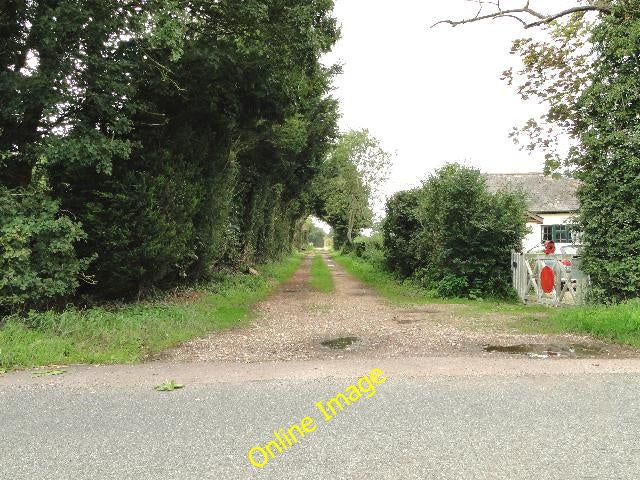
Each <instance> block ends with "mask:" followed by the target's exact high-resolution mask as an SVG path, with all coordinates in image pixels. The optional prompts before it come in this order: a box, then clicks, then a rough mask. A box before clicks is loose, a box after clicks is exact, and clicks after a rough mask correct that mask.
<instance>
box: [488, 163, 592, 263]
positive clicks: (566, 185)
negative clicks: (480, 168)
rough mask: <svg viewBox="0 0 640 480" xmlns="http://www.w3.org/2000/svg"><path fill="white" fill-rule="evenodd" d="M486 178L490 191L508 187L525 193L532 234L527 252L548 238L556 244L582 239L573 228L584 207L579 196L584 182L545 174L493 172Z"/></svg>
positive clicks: (527, 239) (525, 243) (525, 247)
mask: <svg viewBox="0 0 640 480" xmlns="http://www.w3.org/2000/svg"><path fill="white" fill-rule="evenodd" d="M486 178H487V187H488V189H489V191H490V192H497V191H498V190H501V189H503V188H506V189H508V190H511V191H519V192H522V193H523V194H524V196H525V199H526V202H527V209H528V212H527V226H528V227H529V228H530V230H531V233H529V234H528V235H527V236H526V237H525V239H524V240H523V242H522V247H523V251H525V252H526V251H528V250H530V249H532V248H535V247H538V246H540V245H542V244H543V242H544V241H546V240H553V241H554V242H555V243H556V244H568V243H577V242H579V239H578V238H577V237H578V232H574V231H572V230H573V229H572V228H571V227H572V225H573V224H575V217H576V215H577V213H578V210H579V208H580V203H579V201H578V196H577V191H578V187H579V186H580V181H578V180H575V179H572V178H552V177H551V176H547V175H544V174H542V173H491V174H487V175H486Z"/></svg>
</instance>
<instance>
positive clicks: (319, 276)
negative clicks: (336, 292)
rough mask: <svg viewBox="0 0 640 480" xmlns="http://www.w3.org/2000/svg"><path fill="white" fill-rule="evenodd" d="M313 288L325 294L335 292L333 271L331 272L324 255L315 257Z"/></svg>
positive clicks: (312, 270)
mask: <svg viewBox="0 0 640 480" xmlns="http://www.w3.org/2000/svg"><path fill="white" fill-rule="evenodd" d="M311 287H312V288H313V289H314V290H317V291H319V292H323V293H330V292H333V277H332V276H331V270H329V267H328V266H327V264H326V262H325V261H324V259H323V258H322V255H315V256H314V257H313V261H312V262H311Z"/></svg>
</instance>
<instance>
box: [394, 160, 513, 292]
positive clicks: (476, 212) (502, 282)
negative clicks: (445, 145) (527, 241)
mask: <svg viewBox="0 0 640 480" xmlns="http://www.w3.org/2000/svg"><path fill="white" fill-rule="evenodd" d="M403 193H405V195H402V194H398V195H396V196H395V197H393V198H392V199H391V201H390V202H389V203H388V204H387V212H388V214H391V215H390V218H388V219H387V221H385V223H384V227H383V228H384V232H385V249H386V251H385V255H386V258H387V264H388V265H389V267H391V268H392V269H393V270H394V271H395V272H396V273H398V274H399V275H401V276H412V277H414V278H415V279H416V280H418V281H419V282H420V283H421V284H422V285H423V286H424V287H425V288H427V289H429V290H433V291H434V292H436V293H437V294H438V295H440V296H443V297H453V296H462V297H508V296H511V293H512V289H511V285H510V284H511V274H510V266H509V256H510V251H511V250H512V249H519V248H521V242H522V238H523V237H524V235H525V233H526V223H525V215H524V214H525V202H524V198H523V197H522V196H521V195H519V194H514V193H509V192H506V191H501V192H498V193H496V194H491V193H489V192H488V191H487V187H486V183H485V179H484V177H483V176H482V174H481V173H480V172H479V171H478V170H475V169H471V168H467V167H463V166H460V165H456V164H452V165H447V166H445V167H443V168H442V169H440V170H438V171H437V172H436V174H435V175H433V176H432V177H430V178H428V179H427V180H426V181H425V182H424V184H423V186H422V187H421V188H420V189H417V190H413V191H409V192H403Z"/></svg>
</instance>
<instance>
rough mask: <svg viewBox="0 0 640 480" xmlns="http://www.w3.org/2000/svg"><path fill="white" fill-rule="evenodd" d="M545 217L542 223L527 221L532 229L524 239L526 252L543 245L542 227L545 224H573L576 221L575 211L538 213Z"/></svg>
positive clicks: (523, 246) (523, 245) (523, 244)
mask: <svg viewBox="0 0 640 480" xmlns="http://www.w3.org/2000/svg"><path fill="white" fill-rule="evenodd" d="M536 215H539V216H540V217H542V218H543V222H542V224H541V225H540V224H536V223H527V227H529V229H530V230H531V233H529V234H528V235H527V236H526V237H525V238H524V240H523V241H522V250H523V251H524V252H526V251H528V250H530V249H532V248H535V247H539V246H540V245H542V227H543V225H571V224H573V223H575V218H574V217H575V215H576V214H575V213H536Z"/></svg>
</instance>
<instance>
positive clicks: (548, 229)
mask: <svg viewBox="0 0 640 480" xmlns="http://www.w3.org/2000/svg"><path fill="white" fill-rule="evenodd" d="M547 240H551V241H553V242H555V243H571V242H572V241H573V234H572V227H571V226H570V225H543V226H542V242H543V243H544V242H546V241H547Z"/></svg>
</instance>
